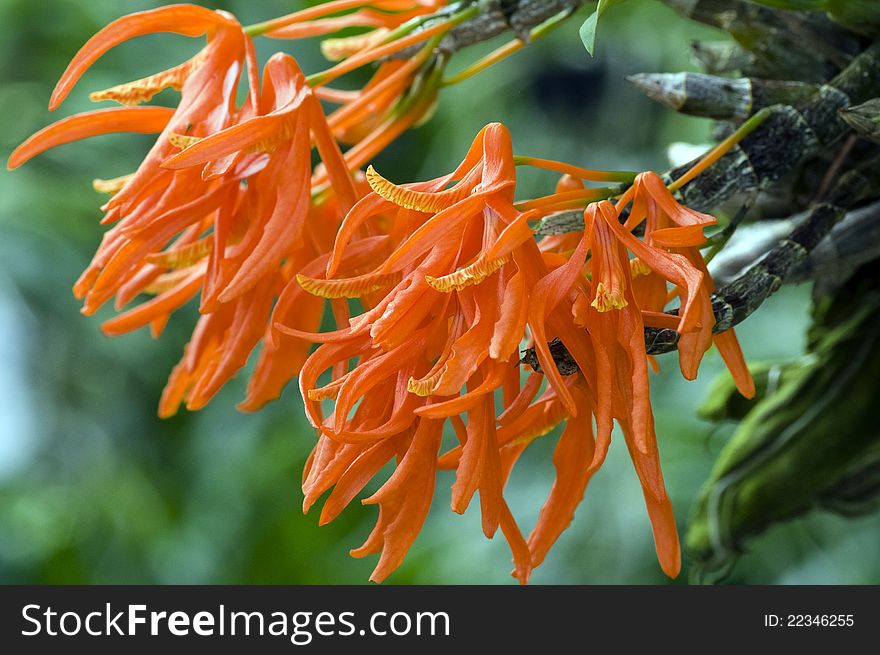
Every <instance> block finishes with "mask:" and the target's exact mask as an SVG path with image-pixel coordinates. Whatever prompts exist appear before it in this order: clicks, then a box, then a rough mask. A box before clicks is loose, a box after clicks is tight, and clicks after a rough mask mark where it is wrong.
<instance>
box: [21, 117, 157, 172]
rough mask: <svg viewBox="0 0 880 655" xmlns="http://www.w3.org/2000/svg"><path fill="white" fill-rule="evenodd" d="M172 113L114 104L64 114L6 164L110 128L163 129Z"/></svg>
mask: <svg viewBox="0 0 880 655" xmlns="http://www.w3.org/2000/svg"><path fill="white" fill-rule="evenodd" d="M172 116H174V110H173V109H170V108H168V107H114V108H112V109H97V110H95V111H87V112H85V113H82V114H75V115H73V116H68V117H67V118H63V119H61V120H60V121H58V122H57V123H52V124H51V125H49V126H48V127H44V128H43V129H42V130H40V131H39V132H37V133H36V134H34V135H33V136H31V137H30V138H29V139H28V140H27V141H25V142H24V143H22V144H21V145H20V146H18V147H17V148H16V149H15V150H14V151H13V152H12V154H11V155H10V156H9V161H8V162H7V164H6V166H7V167H8V168H9V169H10V170H12V169H13V168H18V167H19V166H21V165H22V164H23V163H25V162H26V161H27V160H29V159H30V158H31V157H34V156H36V155H38V154H40V153H41V152H43V151H45V150H48V149H49V148H54V147H55V146H60V145H63V144H65V143H70V142H71V141H78V140H79V139H87V138H88V137H91V136H98V135H100V134H109V133H111V132H140V133H141V134H155V133H158V132H161V131H162V130H164V129H165V126H166V125H167V124H168V121H170V120H171V117H172Z"/></svg>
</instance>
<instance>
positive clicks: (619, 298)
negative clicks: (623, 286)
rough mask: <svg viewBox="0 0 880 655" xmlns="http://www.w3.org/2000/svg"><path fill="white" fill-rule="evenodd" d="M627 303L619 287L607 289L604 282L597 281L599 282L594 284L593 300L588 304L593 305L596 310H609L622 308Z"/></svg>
mask: <svg viewBox="0 0 880 655" xmlns="http://www.w3.org/2000/svg"><path fill="white" fill-rule="evenodd" d="M627 304H628V303H627V302H626V298H624V297H623V292H622V291H621V290H620V289H615V288H611V289H609V288H608V287H606V286H605V283H604V282H599V284H597V285H596V297H595V298H594V299H593V302H591V303H590V305H591V306H593V307H595V308H596V311H599V312H610V311H611V310H612V309H623V308H624V307H626V306H627Z"/></svg>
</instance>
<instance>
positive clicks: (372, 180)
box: [366, 166, 471, 214]
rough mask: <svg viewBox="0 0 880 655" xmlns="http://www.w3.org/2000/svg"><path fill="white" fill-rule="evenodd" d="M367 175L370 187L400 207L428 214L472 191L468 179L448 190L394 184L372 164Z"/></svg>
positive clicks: (443, 207)
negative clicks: (414, 187)
mask: <svg viewBox="0 0 880 655" xmlns="http://www.w3.org/2000/svg"><path fill="white" fill-rule="evenodd" d="M366 175H367V182H368V183H369V184H370V188H371V189H373V191H375V192H376V193H377V194H378V195H379V196H381V197H382V198H385V200H388V201H390V202H393V203H394V204H395V205H397V206H398V207H403V208H404V209H412V210H415V211H420V212H424V213H426V214H436V213H437V212H439V211H440V210H442V209H445V208H447V207H449V206H450V205H453V204H455V203H456V202H458V201H459V200H463V199H464V198H466V197H467V196H468V195H469V194H470V192H471V187H470V186H468V185H467V181H466V180H463V181H462V182H461V183H459V184H458V185H456V186H454V187H453V188H451V189H447V190H446V191H439V192H435V193H430V192H427V191H416V190H415V189H407V188H406V187H402V186H399V185H397V184H394V183H393V182H390V181H389V180H387V179H385V178H384V177H382V176H381V175H380V174H379V173H378V172H377V171H376V169H375V168H373V167H372V166H368V167H367V173H366Z"/></svg>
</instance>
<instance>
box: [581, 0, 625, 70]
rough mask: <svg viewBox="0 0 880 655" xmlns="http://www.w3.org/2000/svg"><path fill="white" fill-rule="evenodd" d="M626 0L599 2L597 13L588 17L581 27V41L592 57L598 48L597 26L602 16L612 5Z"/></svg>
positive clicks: (601, 0)
mask: <svg viewBox="0 0 880 655" xmlns="http://www.w3.org/2000/svg"><path fill="white" fill-rule="evenodd" d="M623 1H624V0H599V4H598V5H597V6H596V11H594V12H593V13H592V14H590V15H589V16H588V17H587V20H585V21H584V24H583V25H581V29H580V35H581V41H583V43H584V47H585V48H586V49H587V52H589V53H590V56H591V57H592V56H593V50H594V48H595V46H596V26H597V25H598V24H599V18H601V17H602V14H604V13H605V10H606V9H608V7H610V6H611V5H616V4H619V3H621V2H623Z"/></svg>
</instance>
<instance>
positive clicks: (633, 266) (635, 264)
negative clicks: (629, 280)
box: [629, 257, 651, 277]
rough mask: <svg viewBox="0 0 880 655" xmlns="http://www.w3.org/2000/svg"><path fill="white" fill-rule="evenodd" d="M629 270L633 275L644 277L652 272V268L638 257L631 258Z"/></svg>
mask: <svg viewBox="0 0 880 655" xmlns="http://www.w3.org/2000/svg"><path fill="white" fill-rule="evenodd" d="M629 272H630V275H632V276H633V277H642V276H645V275H650V274H651V268H650V267H649V266H648V265H647V264H646V263H645V262H643V261H642V260H641V259H639V258H638V257H635V258H633V259H630V260H629Z"/></svg>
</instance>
